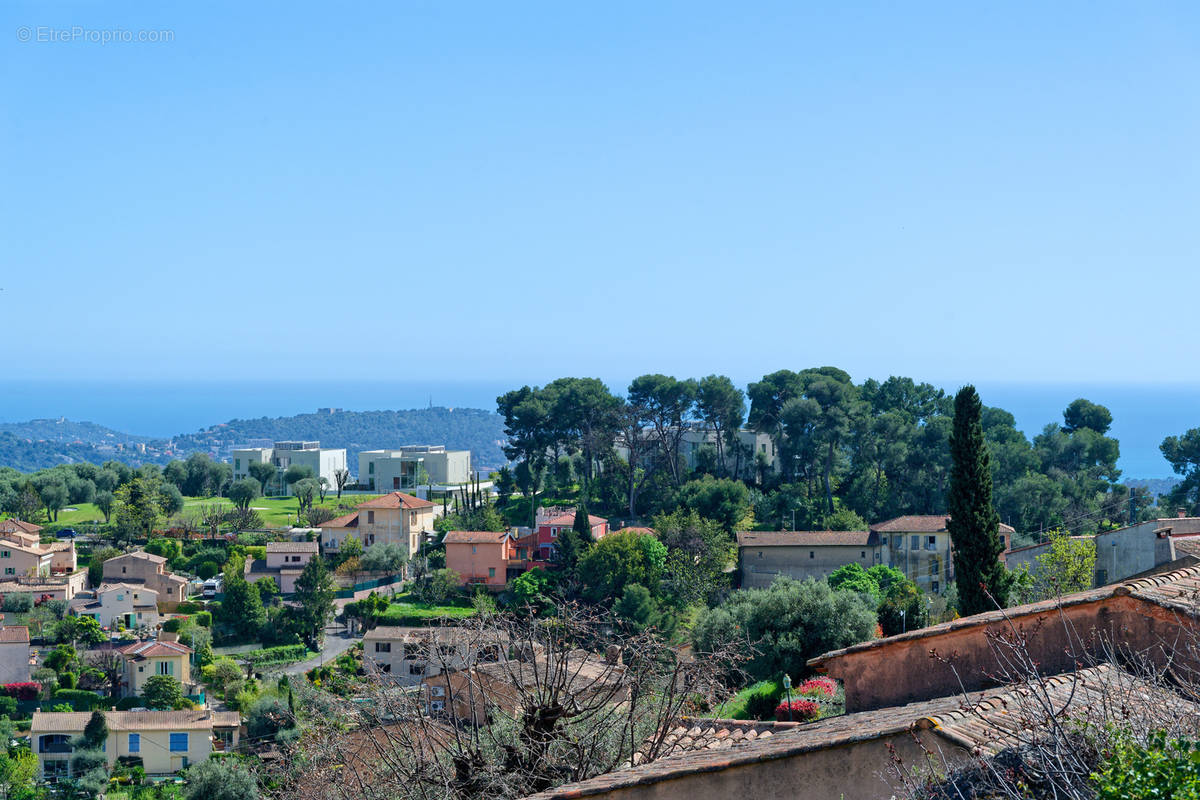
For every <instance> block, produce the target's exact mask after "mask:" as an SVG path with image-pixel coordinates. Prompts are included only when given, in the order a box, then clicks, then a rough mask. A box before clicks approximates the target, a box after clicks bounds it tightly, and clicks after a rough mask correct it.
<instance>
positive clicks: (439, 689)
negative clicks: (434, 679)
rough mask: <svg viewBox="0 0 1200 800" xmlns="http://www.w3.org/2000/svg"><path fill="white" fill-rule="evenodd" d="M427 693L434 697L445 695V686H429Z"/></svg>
mask: <svg viewBox="0 0 1200 800" xmlns="http://www.w3.org/2000/svg"><path fill="white" fill-rule="evenodd" d="M429 693H430V694H431V695H433V696H434V697H445V696H446V687H445V686H430V687H429Z"/></svg>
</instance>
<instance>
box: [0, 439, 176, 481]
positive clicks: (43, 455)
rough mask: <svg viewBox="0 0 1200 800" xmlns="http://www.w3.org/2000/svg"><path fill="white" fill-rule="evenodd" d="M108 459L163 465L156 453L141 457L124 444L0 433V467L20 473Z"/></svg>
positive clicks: (140, 454) (136, 451)
mask: <svg viewBox="0 0 1200 800" xmlns="http://www.w3.org/2000/svg"><path fill="white" fill-rule="evenodd" d="M110 459H117V460H118V461H124V462H126V463H127V464H132V465H134V466H138V465H140V464H143V463H145V462H147V461H155V462H159V463H165V458H164V457H163V456H161V455H159V454H157V453H151V454H149V455H147V454H143V453H141V452H140V451H139V450H137V449H135V448H134V447H133V446H128V447H127V446H126V445H125V444H124V443H117V444H112V445H95V444H88V443H86V442H75V441H47V440H36V439H30V438H26V437H23V436H17V435H15V434H13V433H10V432H8V431H0V465H2V466H6V467H12V468H14V469H16V470H19V471H21V472H34V471H36V470H39V469H45V468H47V467H53V466H55V465H57V464H74V463H76V462H78V461H90V462H92V463H94V464H101V463H103V462H105V461H108V460H110Z"/></svg>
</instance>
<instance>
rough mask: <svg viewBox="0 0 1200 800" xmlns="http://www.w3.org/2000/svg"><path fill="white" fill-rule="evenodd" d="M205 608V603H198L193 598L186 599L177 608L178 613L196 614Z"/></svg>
mask: <svg viewBox="0 0 1200 800" xmlns="http://www.w3.org/2000/svg"><path fill="white" fill-rule="evenodd" d="M203 610H204V603H196V602H194V601H192V600H184V601H183V602H182V603H180V604H179V605H178V606H176V608H175V613H177V614H195V613H196V612H197V611H203Z"/></svg>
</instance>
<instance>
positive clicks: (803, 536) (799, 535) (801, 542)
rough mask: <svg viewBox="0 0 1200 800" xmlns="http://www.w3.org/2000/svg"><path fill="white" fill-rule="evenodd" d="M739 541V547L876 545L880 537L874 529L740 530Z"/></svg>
mask: <svg viewBox="0 0 1200 800" xmlns="http://www.w3.org/2000/svg"><path fill="white" fill-rule="evenodd" d="M737 542H738V546H739V547H788V546H791V547H819V546H821V545H841V546H857V547H874V546H875V545H877V544H879V537H878V536H876V535H875V534H874V533H873V532H872V531H738V535H737Z"/></svg>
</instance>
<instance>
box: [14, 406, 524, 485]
mask: <svg viewBox="0 0 1200 800" xmlns="http://www.w3.org/2000/svg"><path fill="white" fill-rule="evenodd" d="M289 439H307V440H312V439H316V440H319V441H320V442H321V444H322V445H323V446H325V447H344V448H346V458H347V460H348V462H349V466H350V469H351V471H352V472H354V471H357V467H358V452H359V451H360V450H376V449H380V448H387V447H399V446H401V445H406V444H444V445H446V447H448V448H450V449H452V450H470V451H471V463H472V466H474V467H475V468H476V469H478V470H481V471H485V470H489V469H495V468H497V467H499V466H502V465H503V464H505V463H506V459H505V458H504V453H503V451H502V450H501V449H500V442H501V441H502V440H503V439H504V423H503V421H502V420H501V419H500V417H499V416H498V415H496V414H494V413H492V412H490V411H483V410H481V409H477V408H420V409H411V410H406V411H338V412H336V413H332V414H299V415H297V416H294V417H276V418H273V419H272V418H268V417H261V418H259V419H234V420H230V421H229V422H223V423H220V424H217V425H212V426H210V427H208V428H205V429H203V430H201V431H198V432H196V433H190V434H183V435H180V436H176V437H174V438H173V439H152V438H149V437H145V436H135V435H132V434H127V433H122V432H121V431H115V430H112V429H111V428H106V427H104V426H103V425H96V424H95V423H92V422H73V421H71V420H67V419H39V420H30V421H29V422H6V423H0V465H3V466H9V467H14V468H16V469H18V470H20V471H21V472H32V471H34V470H38V469H44V468H46V467H52V466H54V465H56V464H70V463H74V462H77V461H91V462H94V463H102V462H104V461H108V460H109V459H116V460H118V461H124V462H126V463H128V464H133V465H135V466H136V465H139V464H143V463H147V462H150V463H156V464H166V463H167V462H168V461H170V460H171V459H172V458H185V457H187V455H188V454H189V453H195V452H200V453H208V454H210V455H212V456H214V457H215V458H218V459H223V460H227V459H228V458H229V451H230V450H231V449H232V448H233V447H235V446H239V445H250V446H260V445H270V444H271V442H276V441H283V440H289Z"/></svg>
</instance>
